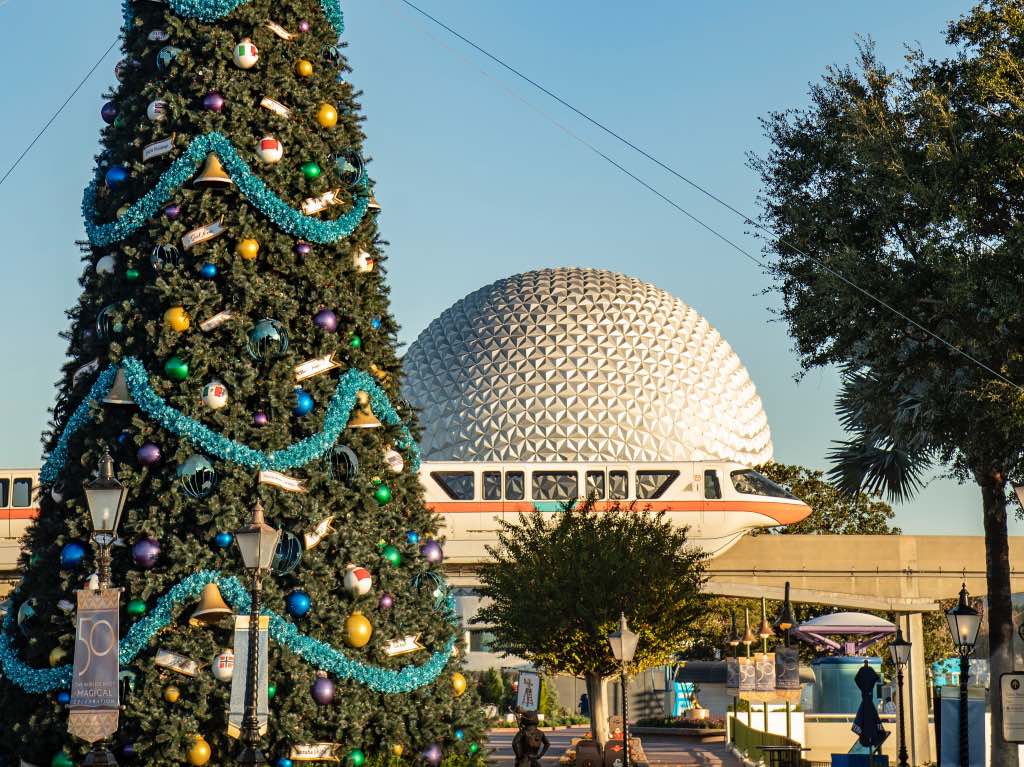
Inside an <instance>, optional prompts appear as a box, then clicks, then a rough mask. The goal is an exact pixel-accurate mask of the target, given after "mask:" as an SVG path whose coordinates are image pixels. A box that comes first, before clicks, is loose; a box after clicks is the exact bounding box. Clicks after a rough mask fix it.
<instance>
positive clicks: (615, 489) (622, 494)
mask: <svg viewBox="0 0 1024 767" xmlns="http://www.w3.org/2000/svg"><path fill="white" fill-rule="evenodd" d="M608 497H609V498H611V499H612V500H613V501H624V500H626V499H627V498H629V473H628V472H625V471H609V472H608Z"/></svg>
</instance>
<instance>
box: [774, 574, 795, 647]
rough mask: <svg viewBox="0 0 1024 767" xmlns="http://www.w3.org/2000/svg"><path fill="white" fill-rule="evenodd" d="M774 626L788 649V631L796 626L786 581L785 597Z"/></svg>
mask: <svg viewBox="0 0 1024 767" xmlns="http://www.w3.org/2000/svg"><path fill="white" fill-rule="evenodd" d="M774 625H775V629H776V630H777V631H778V632H779V633H780V634H782V636H783V637H784V638H785V640H786V647H789V630H790V629H791V628H793V626H795V625H796V617H795V616H794V615H793V604H792V603H791V602H790V601H789V581H786V596H785V599H784V600H783V602H782V609H781V610H780V611H779V615H778V617H777V618H776V619H775V624H774Z"/></svg>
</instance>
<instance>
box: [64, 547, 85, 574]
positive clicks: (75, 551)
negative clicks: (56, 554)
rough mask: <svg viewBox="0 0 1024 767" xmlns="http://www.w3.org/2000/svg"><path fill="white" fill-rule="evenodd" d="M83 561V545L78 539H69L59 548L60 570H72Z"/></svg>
mask: <svg viewBox="0 0 1024 767" xmlns="http://www.w3.org/2000/svg"><path fill="white" fill-rule="evenodd" d="M84 561H85V546H83V545H82V544H81V543H79V542H78V541H69V542H68V543H65V544H64V547H63V548H62V549H61V550H60V567H61V569H62V570H74V569H75V568H76V567H78V566H79V565H80V564H82V562H84Z"/></svg>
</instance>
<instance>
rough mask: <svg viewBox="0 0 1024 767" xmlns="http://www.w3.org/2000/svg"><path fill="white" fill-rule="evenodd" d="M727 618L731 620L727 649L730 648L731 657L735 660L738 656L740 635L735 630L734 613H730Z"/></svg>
mask: <svg viewBox="0 0 1024 767" xmlns="http://www.w3.org/2000/svg"><path fill="white" fill-rule="evenodd" d="M729 616H730V618H731V619H732V631H731V632H729V647H731V648H732V655H733V657H734V658H735V657H738V656H739V646H740V634H739V632H738V631H737V630H736V613H735V612H733V611H730V612H729Z"/></svg>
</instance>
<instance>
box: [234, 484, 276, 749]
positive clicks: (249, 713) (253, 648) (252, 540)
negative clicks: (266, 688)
mask: <svg viewBox="0 0 1024 767" xmlns="http://www.w3.org/2000/svg"><path fill="white" fill-rule="evenodd" d="M280 537H281V531H280V530H275V529H274V528H272V527H271V526H270V525H268V524H267V523H266V521H265V520H264V519H263V504H261V503H260V502H259V501H256V505H255V506H253V509H252V517H251V518H250V519H249V524H247V525H246V526H245V527H243V528H242V529H240V530H239V531H238V532H236V533H235V540H236V541H237V542H238V548H239V550H240V551H241V554H242V564H243V565H245V569H246V570H248V571H249V575H250V576H251V578H252V588H251V591H250V594H251V597H252V607H251V609H250V610H249V658H248V663H247V664H246V669H245V713H244V714H243V716H242V727H241V730H242V731H241V733H240V737H239V740H241V741H242V750H241V751H240V752H239V753H238V759H237V761H238V763H239V764H241V765H249V766H250V767H255V765H260V764H266V763H267V760H266V758H265V757H264V756H263V752H262V751H260V748H259V740H260V719H259V713H258V710H257V709H258V705H259V692H258V690H257V685H258V684H259V671H260V669H259V636H260V625H259V624H260V596H261V592H262V590H263V575H264V574H265V573H266V572H267V571H268V570H270V566H271V564H272V562H273V561H274V552H275V551H276V550H277V542H278V539H280Z"/></svg>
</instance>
